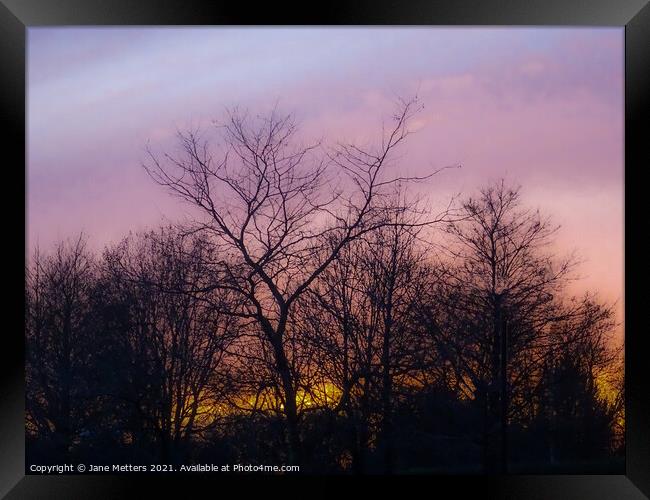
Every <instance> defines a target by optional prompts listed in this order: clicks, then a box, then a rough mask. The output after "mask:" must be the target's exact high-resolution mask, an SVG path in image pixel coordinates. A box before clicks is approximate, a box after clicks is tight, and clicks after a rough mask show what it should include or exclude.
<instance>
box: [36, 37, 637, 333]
mask: <svg viewBox="0 0 650 500" xmlns="http://www.w3.org/2000/svg"><path fill="white" fill-rule="evenodd" d="M623 37H624V31H623V28H547V27H544V28H456V27H454V28H435V27H408V28H407V27H403V28H384V27H382V28H375V27H368V28H349V27H337V28H276V27H274V28H234V27H228V28H224V27H218V28H215V27H210V28H141V27H134V28H46V27H34V28H28V47H27V50H28V54H27V56H28V60H27V64H28V74H27V78H28V89H27V93H28V101H27V117H28V122H27V137H28V146H27V147H28V161H27V163H28V164H27V243H28V248H29V249H33V248H35V247H36V246H38V247H40V248H41V249H47V248H50V247H51V246H52V245H53V244H54V243H55V242H57V241H59V240H62V239H66V238H71V237H74V236H75V235H78V234H79V232H80V231H83V232H84V233H85V234H87V235H88V237H89V244H90V245H91V247H93V248H95V249H101V248H102V247H103V246H104V245H105V244H107V243H110V242H113V241H116V240H118V239H120V238H121V237H123V236H125V235H126V234H127V233H128V232H129V231H130V230H134V231H137V230H142V229H146V228H151V227H155V226H157V225H159V224H161V223H164V222H165V221H174V220H178V219H179V218H182V217H184V216H185V215H187V214H188V208H187V207H185V206H183V205H182V204H180V202H179V201H178V200H177V199H174V198H173V197H170V196H169V195H168V194H167V193H166V192H165V191H164V190H163V189H162V188H160V187H159V186H157V185H155V184H154V183H153V182H152V180H151V179H150V178H149V177H148V176H147V174H146V172H145V171H144V169H143V168H142V166H141V165H142V162H143V161H144V160H145V159H146V151H145V148H146V145H147V143H148V142H149V143H150V144H151V145H152V146H154V147H155V148H160V149H163V150H164V149H171V148H173V147H174V145H175V142H174V134H175V132H176V130H178V129H180V130H183V129H185V128H187V127H195V126H199V127H203V128H204V129H206V130H209V127H210V124H211V123H212V120H214V119H218V118H220V117H221V116H223V111H224V109H225V108H226V107H232V106H235V105H239V106H243V107H246V108H248V109H250V110H251V111H255V112H258V111H260V112H264V111H266V110H268V109H270V108H271V107H273V106H274V105H276V104H277V106H278V107H279V109H281V110H282V111H286V112H292V113H294V114H295V116H296V118H297V120H298V122H299V123H300V125H301V130H302V133H303V135H304V136H305V138H306V140H309V139H310V138H314V139H318V138H321V137H324V138H326V139H327V140H331V141H332V142H333V141H336V140H341V139H345V140H350V139H352V140H355V141H359V142H361V143H370V142H372V141H373V140H374V138H376V137H378V134H380V132H381V120H382V118H386V117H387V116H388V115H389V114H390V113H391V111H392V110H393V108H394V102H395V99H396V98H397V97H398V96H406V97H409V96H412V95H414V94H415V93H417V94H418V96H419V98H420V100H421V102H422V103H423V105H424V109H423V110H422V112H421V113H420V114H419V115H418V116H417V117H416V120H415V121H414V122H413V123H412V126H413V128H414V129H416V133H415V134H414V135H412V136H411V137H410V138H409V142H408V145H407V146H406V147H405V148H404V149H403V150H402V151H401V152H400V163H399V168H400V169H403V170H404V172H406V173H408V174H414V175H417V174H418V173H423V172H429V171H430V170H431V169H435V168H440V167H443V166H447V165H455V164H461V165H462V168H460V169H450V170H445V171H444V172H441V173H440V174H438V175H436V176H435V177H434V178H433V179H432V180H431V181H430V182H429V183H428V184H427V186H426V188H420V189H426V193H425V194H426V196H427V197H429V198H430V199H431V200H433V201H432V202H433V204H434V205H435V204H436V203H440V204H441V205H443V204H446V202H447V201H448V199H449V197H450V196H451V195H452V194H454V193H461V194H463V195H469V194H473V193H475V192H476V190H477V189H479V188H480V187H482V186H484V185H486V184H487V183H488V182H490V181H496V180H498V179H500V178H502V177H505V178H506V180H507V181H508V182H510V183H513V184H519V185H521V186H522V192H521V193H522V201H523V203H524V204H525V205H527V206H531V207H534V208H539V209H540V211H541V212H543V213H545V214H548V215H550V216H551V217H552V219H553V221H554V222H555V223H557V224H559V225H561V229H560V232H559V233H558V239H557V241H558V250H559V251H560V253H569V252H572V251H575V252H576V254H577V255H578V256H579V257H580V258H581V259H582V261H583V263H582V265H581V267H580V268H579V272H580V275H581V276H582V279H581V280H580V282H578V283H576V284H574V285H572V287H573V288H572V291H574V292H575V293H581V292H582V291H584V290H595V291H598V293H599V295H600V297H601V298H602V299H604V300H606V301H609V302H616V303H617V306H616V309H617V311H618V314H619V320H621V321H622V307H623V306H622V304H623V241H624V240H623V238H624V237H623V231H624V227H623V201H624V197H623V196H624V192H623V181H624V179H623V175H624V150H623V147H624V135H623V134H624V129H623V119H624V108H623V103H624V101H623V98H624V90H623V75H624V60H623V49H624V45H623V40H624V38H623Z"/></svg>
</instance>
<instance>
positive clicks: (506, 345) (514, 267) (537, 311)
mask: <svg viewBox="0 0 650 500" xmlns="http://www.w3.org/2000/svg"><path fill="white" fill-rule="evenodd" d="M461 213H462V215H463V220H461V221H455V222H452V223H450V224H448V225H447V228H446V230H447V233H448V234H449V235H450V237H451V239H450V240H449V242H448V245H447V250H448V252H449V254H450V256H451V264H450V265H449V267H448V271H447V273H446V276H445V277H444V279H441V281H440V283H441V286H442V289H441V290H440V292H439V296H440V297H441V298H444V300H446V304H445V306H446V308H447V312H446V316H447V318H448V319H450V320H451V323H450V324H447V325H444V324H443V323H444V321H442V322H440V321H439V322H433V323H432V324H431V328H432V332H433V333H434V338H436V339H437V343H438V348H439V349H440V352H442V353H445V355H446V358H447V360H449V361H450V362H452V363H453V364H454V365H455V366H456V369H457V376H458V379H459V380H462V381H463V383H464V384H469V392H470V393H471V394H472V395H473V397H475V398H476V399H477V400H479V401H481V405H482V407H483V411H484V419H483V421H484V431H483V440H484V444H483V446H484V461H485V464H495V463H498V464H500V467H501V471H502V472H505V470H506V467H507V426H508V422H509V419H510V418H511V417H512V412H513V410H514V407H513V404H512V403H513V401H514V399H515V398H517V397H518V396H519V395H520V394H517V393H518V392H519V389H520V388H522V387H524V382H525V381H526V380H530V377H533V376H534V375H535V369H536V368H537V367H538V366H539V362H540V358H539V356H540V353H541V351H539V350H538V348H539V347H540V346H541V345H543V344H545V343H548V342H550V341H551V340H552V339H551V338H550V337H549V336H548V333H549V327H550V325H552V324H553V322H554V321H557V320H558V319H559V318H560V317H562V315H563V314H567V312H566V311H563V312H559V310H558V307H557V306H558V302H557V300H555V299H556V298H557V297H559V296H560V295H561V294H562V292H563V289H564V287H565V285H566V283H567V280H568V279H570V277H571V276H570V273H571V271H572V269H573V266H574V265H575V260H574V259H572V258H569V259H566V260H561V259H558V258H556V257H555V256H554V255H553V253H552V251H551V249H550V245H551V244H552V242H553V235H554V234H555V232H556V230H557V228H556V227H554V226H552V225H551V223H550V221H549V219H547V218H544V217H542V216H541V215H540V213H539V212H538V211H533V210H529V209H523V208H521V207H520V196H519V190H518V189H512V188H509V187H508V186H506V185H505V182H504V181H501V182H499V183H496V184H493V185H491V186H489V187H488V188H486V189H483V190H481V192H480V196H479V197H478V199H473V198H469V199H468V200H467V201H465V202H464V203H463V204H462V207H461ZM491 450H500V451H499V454H498V455H496V456H491V455H490V454H489V453H490V451H491ZM486 466H487V465H486Z"/></svg>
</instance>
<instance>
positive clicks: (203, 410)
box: [104, 229, 238, 463]
mask: <svg viewBox="0 0 650 500" xmlns="http://www.w3.org/2000/svg"><path fill="white" fill-rule="evenodd" d="M211 252H212V247H211V246H210V245H208V244H207V242H206V241H205V240H204V239H202V238H200V237H197V236H194V237H185V236H184V235H182V234H179V233H177V232H175V231H173V230H170V229H165V230H161V231H160V232H150V233H147V234H144V235H142V236H141V237H140V238H137V239H134V238H133V237H131V238H127V239H125V240H123V241H122V242H121V243H120V244H119V245H117V246H116V247H114V248H113V249H109V250H107V251H106V252H105V254H104V261H105V264H106V265H105V273H104V279H105V283H104V286H105V290H106V292H107V293H105V295H104V296H105V298H106V300H105V305H108V306H110V307H115V306H116V305H119V304H123V306H124V308H125V310H126V313H127V316H126V323H125V324H124V325H122V327H121V329H120V331H118V332H117V337H116V338H113V339H112V340H113V341H114V342H116V343H117V344H118V346H121V347H120V348H118V349H117V353H118V355H119V356H120V357H122V358H123V359H113V360H112V362H113V363H114V364H115V366H124V370H122V371H121V372H120V373H121V374H122V375H123V376H124V377H125V378H126V379H125V380H120V381H119V382H118V389H119V390H120V392H119V393H118V394H115V396H117V397H118V399H122V400H127V401H129V402H130V403H132V405H133V408H134V409H135V411H136V412H137V413H139V414H140V415H141V416H142V420H143V424H144V426H145V428H144V429H142V431H145V432H146V430H147V429H151V431H152V432H153V433H154V434H155V438H156V439H157V440H158V441H159V443H160V447H161V452H162V455H161V457H162V460H163V461H164V463H169V462H177V461H179V460H181V459H182V455H183V451H184V450H185V449H186V448H187V446H188V444H189V442H190V439H191V437H192V436H193V435H196V434H199V433H202V432H203V431H205V430H206V429H208V428H210V427H211V426H212V425H214V424H215V422H216V421H217V419H218V417H219V415H218V409H219V406H220V404H222V403H223V402H224V399H225V395H226V393H227V392H228V391H229V387H228V385H229V382H228V377H227V374H226V372H225V370H226V362H225V358H226V351H227V349H228V347H229V346H230V344H231V343H232V342H233V341H234V339H235V338H236V337H237V334H238V325H237V321H236V318H234V317H232V316H230V315H225V314H224V313H223V312H222V311H223V310H224V309H227V308H228V307H229V304H230V302H229V295H228V293H227V292H224V291H222V290H213V291H207V292H202V293H197V292H196V289H198V288H201V287H204V286H205V283H206V274H208V268H207V267H206V262H209V261H210V260H212V259H213V258H214V257H213V255H212V253H211ZM190 291H191V293H190ZM125 363H126V365H125ZM139 430H140V429H136V433H137V431H139Z"/></svg>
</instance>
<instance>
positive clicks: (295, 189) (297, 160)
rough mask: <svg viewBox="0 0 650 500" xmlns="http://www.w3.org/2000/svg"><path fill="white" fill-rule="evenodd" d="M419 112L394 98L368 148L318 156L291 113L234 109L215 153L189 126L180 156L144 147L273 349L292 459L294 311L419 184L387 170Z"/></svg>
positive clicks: (221, 280) (295, 436)
mask: <svg viewBox="0 0 650 500" xmlns="http://www.w3.org/2000/svg"><path fill="white" fill-rule="evenodd" d="M418 109H419V105H418V103H417V101H416V100H415V99H414V100H411V101H400V103H399V105H398V109H397V112H396V113H395V115H394V116H393V123H392V126H391V127H390V128H389V129H388V130H387V131H385V133H384V134H383V136H382V138H381V141H380V144H379V146H377V147H374V148H372V147H367V148H364V147H360V146H357V145H354V144H339V145H338V146H336V147H335V148H333V150H331V151H330V152H328V153H327V154H322V153H321V154H317V153H318V152H319V151H322V148H320V145H319V144H318V143H317V144H312V145H307V146H303V145H300V144H299V142H298V140H297V136H296V133H297V126H296V124H295V122H294V120H293V119H292V117H291V116H280V115H279V114H278V113H277V111H275V110H274V111H273V112H272V113H270V115H269V116H267V117H262V118H261V117H257V118H251V117H250V116H249V115H248V114H247V113H245V112H240V111H239V110H237V109H235V110H234V111H232V112H229V113H228V115H227V119H226V122H225V123H224V124H222V125H220V126H219V127H218V131H219V133H220V134H219V137H220V140H221V142H220V143H219V144H218V150H217V151H218V152H214V151H213V149H212V148H211V147H210V145H209V143H208V142H207V141H205V140H203V139H201V137H200V135H199V134H198V132H195V131H190V132H187V133H179V136H178V137H179V142H180V153H179V154H176V155H172V154H163V155H162V156H160V155H157V154H155V153H154V152H152V151H151V150H149V153H150V155H149V162H147V163H146V164H145V168H146V170H147V172H148V173H149V174H150V175H151V177H152V178H153V179H154V180H155V181H156V182H157V183H159V184H161V185H162V186H165V187H166V188H168V189H169V190H170V191H171V192H172V193H173V194H175V195H177V196H179V197H181V198H182V199H183V200H185V201H186V202H189V203H190V204H191V205H193V206H194V207H196V208H197V209H199V212H200V213H202V214H203V218H202V219H200V220H196V221H195V224H194V227H193V230H194V231H204V232H206V233H207V234H209V235H210V237H211V238H212V241H213V244H214V245H215V246H216V248H218V249H219V251H220V252H221V254H222V255H223V256H224V258H223V260H222V261H221V262H219V265H217V266H215V271H214V273H213V283H212V285H211V287H213V288H223V289H228V290H230V291H232V292H233V293H235V294H237V295H238V296H239V297H240V298H241V302H240V304H241V306H240V307H239V308H238V309H237V310H230V311H229V312H230V313H231V314H236V315H237V316H239V317H242V318H245V319H253V320H254V321H255V322H256V324H257V327H258V328H259V330H260V332H261V334H262V336H263V341H264V342H266V343H268V345H269V346H270V348H271V351H272V353H273V358H274V363H275V370H276V372H277V374H278V378H279V382H280V386H281V392H282V396H283V397H282V399H283V413H284V416H285V417H286V423H287V430H288V449H289V455H290V460H291V461H293V462H295V461H297V459H298V458H297V454H298V453H299V449H300V437H299V415H298V409H297V406H296V394H297V390H298V386H299V380H297V378H298V376H297V373H296V372H295V371H293V370H292V360H291V357H292V352H291V349H290V345H289V344H288V342H287V336H286V332H287V324H288V321H289V317H290V315H291V312H292V308H293V306H294V304H295V303H296V301H297V300H298V299H299V298H300V297H301V296H302V295H303V294H304V293H305V291H307V290H308V289H309V288H310V286H311V285H312V284H313V283H314V281H315V280H316V279H317V278H318V276H319V275H320V274H321V273H322V272H323V271H324V270H325V269H327V267H328V266H329V265H330V264H331V263H332V262H333V261H334V260H335V259H336V257H337V256H338V254H339V253H340V252H341V250H342V249H343V248H345V247H346V246H347V245H349V244H350V243H351V242H352V241H354V240H356V239H357V238H359V237H361V236H362V235H364V234H367V233H369V232H371V231H373V230H375V229H378V228H380V227H384V226H388V225H391V222H390V217H387V216H386V214H387V213H388V214H389V213H391V212H393V211H395V210H396V209H400V208H401V207H395V206H393V205H392V204H391V202H390V198H389V196H388V195H389V194H390V191H391V188H392V187H394V186H395V185H396V184H397V183H400V182H408V181H417V180H421V178H415V177H400V176H392V177H391V176H389V175H388V173H387V168H386V167H388V164H389V163H390V161H391V158H392V152H393V151H394V150H395V149H396V148H397V147H398V146H399V145H400V144H401V143H402V142H403V141H404V140H405V139H406V138H407V136H408V135H409V133H410V132H409V129H408V122H409V119H410V118H411V117H412V116H413V114H414V113H416V112H417V111H418ZM428 222H430V221H428ZM332 242H334V244H332Z"/></svg>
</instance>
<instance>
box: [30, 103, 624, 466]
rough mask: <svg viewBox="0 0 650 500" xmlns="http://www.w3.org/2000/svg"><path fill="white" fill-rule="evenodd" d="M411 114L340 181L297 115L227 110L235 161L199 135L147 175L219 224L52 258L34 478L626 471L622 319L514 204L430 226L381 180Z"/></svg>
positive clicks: (34, 273)
mask: <svg viewBox="0 0 650 500" xmlns="http://www.w3.org/2000/svg"><path fill="white" fill-rule="evenodd" d="M402 104H403V106H402V108H401V114H400V113H398V114H397V115H396V117H395V123H396V124H395V127H394V128H393V129H391V130H389V131H388V132H387V133H386V134H385V136H384V140H383V141H382V145H381V147H379V149H378V150H373V151H369V150H364V149H361V148H359V147H357V146H352V145H338V146H337V147H336V148H335V149H334V150H333V151H329V152H328V154H327V159H328V162H326V163H325V162H313V161H308V157H309V154H310V153H311V152H312V151H313V147H312V146H307V147H297V146H295V141H293V142H292V137H293V134H294V131H295V126H294V125H293V122H292V121H291V120H290V119H289V118H288V117H278V116H277V115H275V114H272V115H271V116H270V117H269V118H267V119H264V120H262V122H261V123H260V124H259V126H257V127H253V126H252V125H251V123H250V122H249V121H247V119H246V117H245V116H243V115H241V114H237V113H234V114H231V115H230V116H229V120H230V121H229V122H227V123H226V125H225V126H223V128H221V129H220V130H221V131H222V132H223V133H224V135H223V136H222V138H223V139H224V143H223V144H225V146H223V147H225V148H226V150H227V151H228V153H229V154H228V155H226V156H225V157H222V159H221V160H219V161H217V160H215V159H214V158H215V157H216V156H215V155H214V154H213V153H212V152H210V149H209V148H208V147H207V144H206V143H203V142H201V140H200V138H199V137H198V136H197V135H196V134H194V133H188V134H186V135H180V137H179V138H180V141H181V142H180V144H181V146H182V151H183V152H184V156H182V157H171V156H168V155H167V156H165V157H164V158H165V159H166V161H167V163H166V164H165V163H164V162H163V161H161V160H159V159H158V157H157V156H156V155H154V154H153V153H152V155H151V159H152V162H151V163H150V164H149V165H148V166H147V168H148V171H149V172H150V174H151V175H152V177H154V179H156V180H157V181H158V182H159V183H161V184H163V185H165V186H166V187H168V188H171V189H172V191H174V192H175V194H177V195H180V196H181V197H182V198H184V199H185V200H186V201H189V202H190V203H192V204H193V205H194V206H195V207H196V208H198V209H199V210H200V211H202V212H203V213H204V217H203V218H197V220H196V221H194V223H185V224H183V225H182V226H178V227H166V228H161V229H159V230H156V231H151V232H148V233H143V234H137V235H130V236H128V237H127V238H125V239H124V240H123V241H121V242H120V243H118V244H115V245H111V246H108V247H107V248H106V249H105V250H104V251H103V253H102V254H101V255H96V254H94V253H93V252H90V251H89V250H88V249H87V247H86V241H85V239H84V238H83V237H80V238H79V239H77V240H75V241H73V242H66V243H61V244H60V245H59V246H58V247H57V248H56V249H55V250H54V251H52V252H50V253H47V254H41V253H39V252H36V253H35V254H34V255H33V256H32V257H31V258H30V261H29V264H28V267H27V273H26V276H27V282H26V309H25V310H26V388H27V391H26V392H27V400H26V430H27V460H28V463H41V464H42V463H62V462H70V461H75V460H77V461H80V462H85V463H94V464H100V463H107V464H111V463H132V464H135V463H163V464H180V463H205V462H207V463H255V464H270V465H273V464H289V463H293V464H298V465H300V466H301V470H302V471H303V472H308V473H309V472H314V473H336V472H351V473H393V472H396V473H399V472H416V473H417V472H423V473H431V472H452V473H453V472H488V473H499V472H543V471H550V472H558V471H568V472H586V471H598V472H606V471H610V472H612V471H619V470H620V468H621V467H622V457H623V451H624V442H623V430H624V404H623V402H624V394H623V368H622V347H620V346H619V347H617V346H616V345H615V344H614V341H613V335H614V333H615V331H616V326H617V325H616V322H615V317H614V314H613V311H612V308H611V306H609V305H607V304H604V303H602V302H599V301H598V299H597V297H596V296H595V295H591V294H586V295H584V296H583V297H580V298H575V297H570V296H569V294H568V292H567V285H568V284H569V282H570V280H571V279H572V277H573V274H574V273H573V271H574V266H575V262H574V261H573V260H572V259H570V258H569V259H562V258H559V257H558V256H557V255H555V253H554V250H553V248H554V247H553V243H554V235H555V231H556V228H555V227H554V226H552V224H551V222H550V221H549V220H548V219H547V218H545V217H543V216H542V215H541V214H540V213H539V212H537V211H534V210H530V209H527V208H526V207H525V206H524V205H523V204H522V203H521V200H520V195H519V190H518V189H513V188H510V187H509V186H507V185H506V184H505V183H504V182H499V183H495V184H492V185H490V186H488V187H487V188H485V189H483V190H481V191H480V192H479V193H478V196H477V197H472V198H467V199H465V200H463V201H461V202H458V203H456V204H454V207H453V209H448V210H446V211H445V212H444V214H442V215H435V216H433V215H432V214H431V211H430V210H429V211H427V210H424V209H422V208H421V207H420V206H419V205H418V204H417V203H414V202H407V197H406V195H405V194H404V190H403V185H404V184H405V183H406V182H409V181H417V180H418V179H417V178H405V177H393V178H387V177H385V176H382V173H383V170H382V169H383V166H384V165H385V163H386V161H387V160H386V159H387V158H389V153H390V152H391V151H392V149H393V148H394V147H395V146H397V145H398V144H399V143H400V142H401V141H402V140H403V139H404V138H405V137H406V136H407V135H408V130H407V129H406V128H405V127H406V123H407V121H408V118H409V117H410V116H411V114H412V106H413V103H402ZM325 164H327V165H328V166H334V167H336V168H337V169H338V170H337V171H339V172H347V175H348V177H347V184H346V186H351V189H349V190H348V188H347V187H344V188H341V189H338V188H329V187H327V186H331V184H327V183H326V182H325V180H328V179H329V178H328V177H327V176H326V173H327V169H326V168H325V166H324V165H325ZM169 166H171V167H172V168H173V169H180V171H181V173H174V171H173V170H170V169H169V168H168V167H169ZM181 174H182V175H181ZM228 191H229V192H228ZM220 203H221V204H220Z"/></svg>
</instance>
